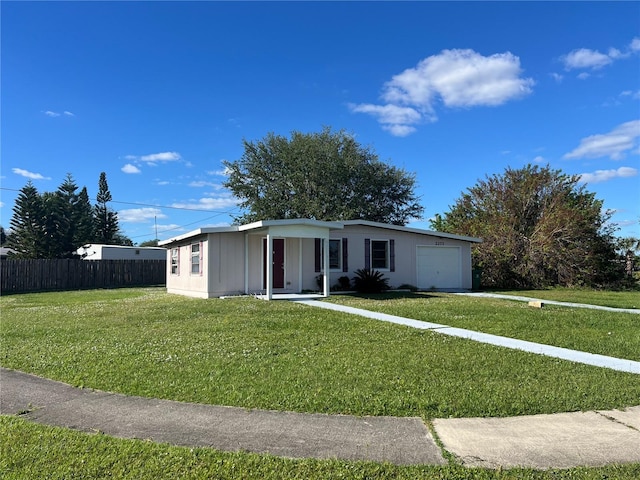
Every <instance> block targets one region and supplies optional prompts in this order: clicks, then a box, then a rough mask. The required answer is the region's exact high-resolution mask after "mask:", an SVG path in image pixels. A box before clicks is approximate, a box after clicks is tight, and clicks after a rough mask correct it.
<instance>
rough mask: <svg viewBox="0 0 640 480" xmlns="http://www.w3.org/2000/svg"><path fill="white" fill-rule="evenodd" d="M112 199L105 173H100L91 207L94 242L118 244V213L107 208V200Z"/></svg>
mask: <svg viewBox="0 0 640 480" xmlns="http://www.w3.org/2000/svg"><path fill="white" fill-rule="evenodd" d="M111 200H112V197H111V192H110V191H109V185H108V184H107V174H106V173H105V172H101V173H100V180H99V182H98V195H97V197H96V202H97V203H96V205H95V207H94V209H93V221H94V229H95V230H94V233H95V241H96V243H103V244H107V245H115V244H118V241H117V238H118V237H117V236H118V233H119V227H118V214H117V213H116V212H114V211H113V210H112V209H110V208H109V206H108V205H107V204H108V202H110V201H111Z"/></svg>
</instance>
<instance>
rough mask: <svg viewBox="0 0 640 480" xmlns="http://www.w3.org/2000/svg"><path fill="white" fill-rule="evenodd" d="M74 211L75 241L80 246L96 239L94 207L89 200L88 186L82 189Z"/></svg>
mask: <svg viewBox="0 0 640 480" xmlns="http://www.w3.org/2000/svg"><path fill="white" fill-rule="evenodd" d="M73 212H74V213H73V222H74V224H75V232H74V233H75V235H74V238H73V243H74V245H76V246H77V248H79V247H81V246H83V245H86V244H88V243H91V242H93V240H94V234H93V227H94V225H93V207H92V206H91V201H90V200H89V194H88V193H87V187H82V190H80V193H79V194H78V198H77V202H76V204H75V208H74V211H73Z"/></svg>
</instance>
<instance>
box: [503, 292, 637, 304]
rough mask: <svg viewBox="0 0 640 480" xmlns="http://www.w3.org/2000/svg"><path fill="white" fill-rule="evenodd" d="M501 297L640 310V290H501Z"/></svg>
mask: <svg viewBox="0 0 640 480" xmlns="http://www.w3.org/2000/svg"><path fill="white" fill-rule="evenodd" d="M495 293H499V294H501V295H516V296H521V297H532V298H538V299H540V300H554V301H556V302H569V303H586V304H588V305H600V306H603V307H613V308H640V290H637V289H636V290H623V291H611V290H593V289H588V288H561V287H556V288H548V289H543V290H499V291H496V292H495Z"/></svg>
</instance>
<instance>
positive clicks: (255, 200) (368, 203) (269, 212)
mask: <svg viewBox="0 0 640 480" xmlns="http://www.w3.org/2000/svg"><path fill="white" fill-rule="evenodd" d="M243 143H244V153H243V155H242V158H240V159H239V160H236V161H226V162H224V164H225V166H226V168H227V170H228V172H229V175H228V178H227V181H226V182H225V183H224V186H225V187H226V188H228V189H229V190H231V192H233V194H234V195H235V196H236V197H237V198H238V199H240V206H241V207H242V208H243V209H244V210H245V213H244V214H243V215H242V216H239V217H236V218H235V221H236V222H240V223H243V222H251V221H256V220H266V219H286V218H312V219H316V220H351V219H358V220H371V221H376V222H386V223H392V224H396V225H404V224H406V223H408V222H409V221H410V220H411V219H412V218H419V217H420V216H421V215H422V213H423V210H424V208H423V207H422V206H421V205H420V204H419V203H418V200H419V199H418V197H416V195H415V193H414V190H415V187H416V180H415V175H414V174H411V173H408V172H406V171H405V170H403V169H401V168H397V167H394V166H391V165H388V164H386V163H383V162H382V161H380V160H379V159H378V156H377V155H376V154H375V153H374V152H373V150H372V149H371V148H368V147H363V146H361V145H360V144H359V143H358V142H356V141H355V139H354V138H353V136H351V135H349V134H347V133H346V132H344V131H342V130H341V131H338V132H334V131H332V130H331V129H330V128H328V127H326V128H324V129H323V130H322V131H321V132H319V133H301V132H296V131H294V132H292V133H291V138H290V139H289V138H286V137H284V136H280V135H275V134H273V133H269V134H267V135H266V137H265V138H263V139H261V140H258V141H253V142H252V141H247V140H244V141H243Z"/></svg>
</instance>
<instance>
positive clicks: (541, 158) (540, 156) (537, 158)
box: [533, 155, 545, 163]
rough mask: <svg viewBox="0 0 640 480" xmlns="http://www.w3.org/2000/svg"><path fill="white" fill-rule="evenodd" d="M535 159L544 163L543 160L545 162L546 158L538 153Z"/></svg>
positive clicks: (535, 161)
mask: <svg viewBox="0 0 640 480" xmlns="http://www.w3.org/2000/svg"><path fill="white" fill-rule="evenodd" d="M533 161H534V163H543V162H545V159H544V157H543V156H542V155H538V156H537V157H535V158H534V159H533Z"/></svg>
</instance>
